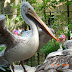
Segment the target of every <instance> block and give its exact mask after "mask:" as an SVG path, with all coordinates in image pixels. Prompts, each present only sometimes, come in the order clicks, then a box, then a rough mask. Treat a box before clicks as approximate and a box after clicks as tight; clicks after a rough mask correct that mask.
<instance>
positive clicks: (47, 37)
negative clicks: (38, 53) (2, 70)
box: [38, 28, 54, 49]
mask: <svg viewBox="0 0 72 72" xmlns="http://www.w3.org/2000/svg"><path fill="white" fill-rule="evenodd" d="M50 30H51V31H52V32H53V33H54V30H53V29H52V28H50ZM38 31H39V49H40V48H41V47H43V46H44V45H45V44H46V43H48V41H49V40H50V39H51V38H52V37H51V36H50V35H48V34H46V33H45V32H44V31H43V30H42V29H38Z"/></svg>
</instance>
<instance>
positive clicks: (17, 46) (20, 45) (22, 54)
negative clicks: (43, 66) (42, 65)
mask: <svg viewBox="0 0 72 72" xmlns="http://www.w3.org/2000/svg"><path fill="white" fill-rule="evenodd" d="M2 16H3V15H2ZM21 16H22V18H23V19H24V21H25V22H26V23H27V24H28V25H29V26H30V28H31V31H32V33H31V34H30V35H29V34H28V36H27V37H25V36H24V37H20V36H16V35H13V34H12V33H11V32H10V31H9V30H8V29H7V28H6V27H5V23H4V20H5V16H3V17H0V44H4V45H5V46H6V48H5V49H4V50H3V52H2V53H1V54H2V55H1V57H2V58H4V59H5V61H6V62H8V64H10V65H11V67H12V69H13V72H14V66H13V62H15V61H21V62H20V64H21V65H22V67H23V69H24V72H26V70H25V68H24V65H23V63H22V61H23V60H26V59H29V58H30V57H32V56H33V55H34V54H35V52H36V51H37V49H38V46H39V34H38V30H37V26H36V25H38V26H39V27H40V28H42V30H43V31H44V32H46V33H47V34H48V35H50V36H52V37H53V38H54V39H55V40H57V38H56V37H55V36H54V35H53V33H52V32H51V31H50V29H49V28H48V26H47V25H46V24H45V23H44V22H43V21H42V20H41V19H40V18H39V17H38V16H37V14H36V13H35V11H34V9H33V7H32V6H31V5H30V4H29V3H28V2H27V1H22V2H21ZM1 57H0V58H1ZM1 62H2V63H3V62H4V60H3V61H2V60H1ZM2 63H1V64H2ZM1 64H0V65H1Z"/></svg>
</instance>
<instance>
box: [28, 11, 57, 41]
mask: <svg viewBox="0 0 72 72" xmlns="http://www.w3.org/2000/svg"><path fill="white" fill-rule="evenodd" d="M28 15H30V16H32V17H33V18H34V19H36V20H37V21H38V22H39V23H38V26H40V28H41V29H42V30H43V31H44V32H46V33H47V34H49V35H50V36H52V37H53V38H54V39H55V40H56V41H57V38H56V37H55V36H54V34H53V33H52V32H51V30H50V29H49V28H48V26H47V25H46V24H45V23H44V22H43V21H42V20H41V19H40V18H39V16H38V15H37V14H36V13H35V12H34V11H33V10H31V11H30V12H28Z"/></svg>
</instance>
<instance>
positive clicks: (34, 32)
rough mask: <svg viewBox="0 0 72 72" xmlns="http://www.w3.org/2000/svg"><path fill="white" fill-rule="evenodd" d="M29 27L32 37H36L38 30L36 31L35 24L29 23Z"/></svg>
mask: <svg viewBox="0 0 72 72" xmlns="http://www.w3.org/2000/svg"><path fill="white" fill-rule="evenodd" d="M29 25H30V28H31V30H32V35H35V36H37V35H38V29H37V26H36V25H35V23H34V22H32V21H30V22H29Z"/></svg>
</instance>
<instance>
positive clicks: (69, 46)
mask: <svg viewBox="0 0 72 72" xmlns="http://www.w3.org/2000/svg"><path fill="white" fill-rule="evenodd" d="M64 47H65V48H66V49H72V40H67V41H66V42H65V43H64Z"/></svg>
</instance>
